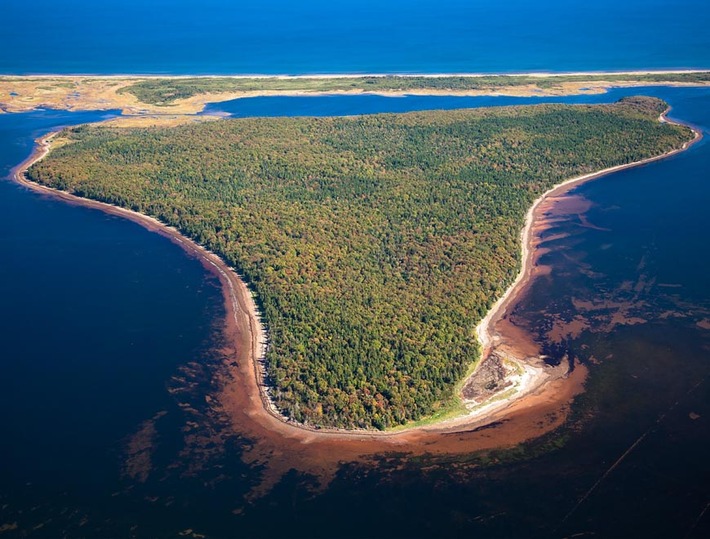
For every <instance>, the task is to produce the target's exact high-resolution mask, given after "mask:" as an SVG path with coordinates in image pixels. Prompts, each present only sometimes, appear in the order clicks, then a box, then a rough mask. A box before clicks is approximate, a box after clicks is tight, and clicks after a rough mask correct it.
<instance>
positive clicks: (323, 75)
mask: <svg viewBox="0 0 710 539" xmlns="http://www.w3.org/2000/svg"><path fill="white" fill-rule="evenodd" d="M708 71H710V67H709V68H706V69H638V70H629V71H623V70H622V71H517V72H513V73H506V72H491V73H484V72H459V73H456V72H455V73H313V74H297V75H288V74H285V73H284V74H263V73H262V74H259V73H255V74H246V75H245V74H239V75H236V74H231V75H230V74H224V75H220V74H204V75H160V74H150V73H148V74H140V73H125V74H120V73H119V74H111V75H101V74H99V73H86V74H82V73H38V74H31V73H30V74H22V75H13V74H7V73H2V74H0V79H6V78H7V79H60V78H86V79H114V80H115V79H216V78H226V79H341V78H342V79H358V78H366V77H367V78H369V77H378V78H384V77H423V78H443V77H471V78H474V77H477V78H480V77H540V78H546V77H576V76H585V77H586V76H594V77H597V76H604V75H678V74H683V73H705V72H708Z"/></svg>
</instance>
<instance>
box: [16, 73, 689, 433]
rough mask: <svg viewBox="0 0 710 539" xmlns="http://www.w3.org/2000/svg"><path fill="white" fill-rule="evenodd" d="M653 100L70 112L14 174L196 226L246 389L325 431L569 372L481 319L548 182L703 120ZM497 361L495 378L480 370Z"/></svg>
mask: <svg viewBox="0 0 710 539" xmlns="http://www.w3.org/2000/svg"><path fill="white" fill-rule="evenodd" d="M692 76H693V77H695V76H697V75H695V74H693V75H692ZM192 80H193V79H190V80H189V84H193V82H192ZM199 80H201V79H199ZM206 80H207V81H210V80H211V79H206ZM235 80H238V79H235ZM276 80H278V79H276ZM325 80H328V79H325ZM432 80H433V79H432ZM176 81H178V82H179V80H178V79H171V80H170V81H169V84H172V85H173V87H174V86H175V85H176V84H177V82H176ZM187 82H188V81H186V83H187ZM696 82H697V81H696ZM149 83H150V84H149ZM149 83H146V82H139V83H135V84H133V85H132V86H123V87H122V88H121V90H122V91H124V93H125V92H150V91H156V90H151V84H153V81H149ZM140 84H143V86H138V85H140ZM165 84H168V83H165ZM154 86H155V85H154ZM131 88H132V90H131ZM137 88H138V89H137ZM140 88H142V89H140ZM162 88H163V89H164V87H162ZM202 90H204V88H200V89H198V90H196V92H199V91H202ZM157 91H158V92H160V91H162V90H161V86H160V85H158V90H157ZM171 91H172V90H171ZM189 91H191V90H186V91H185V92H188V93H189ZM185 92H182V93H178V94H176V97H180V98H183V97H184V95H185ZM121 95H123V94H121ZM132 95H133V96H134V97H136V94H135V93H133V94H132ZM140 99H141V100H142V102H143V103H145V102H147V101H150V100H151V99H153V98H150V97H149V96H148V94H145V93H142V94H140ZM156 99H157V98H156ZM159 99H160V103H156V104H155V106H156V107H162V106H165V102H166V101H170V99H171V96H166V95H165V94H164V93H163V94H160V97H159ZM187 99H189V97H188V98H187ZM666 109H667V105H666V104H665V103H663V102H661V101H659V100H657V99H653V98H642V97H636V98H626V99H623V100H621V101H620V102H618V103H615V104H612V105H575V106H570V105H539V106H524V107H503V108H495V109H475V110H457V111H431V112H419V113H407V114H378V115H371V116H360V117H351V118H269V119H263V118H262V119H242V120H236V119H223V120H219V121H210V122H197V123H195V122H192V121H190V122H188V123H187V124H186V125H174V126H157V127H133V126H130V127H126V126H125V125H93V126H80V127H74V128H69V129H67V130H64V131H62V132H61V133H59V134H57V135H56V136H54V137H53V139H52V145H53V150H52V151H51V153H49V155H47V156H46V157H44V159H39V157H42V156H43V154H38V155H36V156H35V159H33V160H32V162H34V164H33V165H32V166H31V167H30V168H29V170H28V171H27V177H28V178H29V180H31V181H32V182H35V183H36V184H38V185H40V186H44V187H43V188H49V189H52V190H56V192H59V193H65V195H60V196H69V197H79V198H81V199H89V200H92V201H98V202H99V203H103V204H108V205H110V206H106V207H107V208H118V209H120V210H115V211H120V212H124V213H125V212H132V213H131V214H130V215H133V216H135V218H136V220H140V221H141V222H143V223H144V224H147V225H148V226H152V227H155V228H156V229H158V230H162V231H163V232H165V233H168V234H171V235H173V237H179V236H184V237H186V238H189V239H190V240H192V241H193V242H194V244H193V243H187V244H186V245H187V247H186V248H188V249H192V250H194V251H195V252H198V253H199V254H200V256H203V257H204V259H205V261H206V262H207V263H210V264H212V265H213V266H214V267H215V268H216V271H218V272H219V273H220V275H221V276H222V278H223V284H224V286H225V291H226V292H225V297H226V299H227V301H226V305H227V311H228V319H229V321H231V320H233V321H234V323H235V324H236V325H237V326H239V327H238V328H237V329H236V330H235V333H234V334H235V335H237V337H238V339H239V342H237V343H236V344H235V348H236V349H238V350H240V351H241V352H240V353H241V355H240V356H239V360H238V361H234V360H233V359H232V360H229V361H230V367H231V368H233V369H235V370H239V369H241V370H242V371H244V369H245V364H244V362H245V361H246V362H248V366H247V368H246V371H247V372H251V373H253V376H252V377H250V378H244V377H243V376H242V378H240V379H241V380H243V381H246V386H245V387H244V388H242V389H243V390H244V391H246V392H248V393H249V394H250V395H254V396H256V397H257V398H258V404H259V406H262V407H263V409H264V410H265V411H267V412H268V413H270V414H272V415H273V416H274V417H278V418H280V419H282V420H284V421H288V422H289V423H291V424H293V426H294V427H297V428H305V429H311V430H313V429H316V430H319V431H322V432H326V431H327V432H338V433H342V429H347V430H355V431H356V432H360V431H361V430H362V429H366V430H367V431H368V432H369V431H370V430H371V429H378V430H386V429H392V428H395V427H400V428H401V426H405V427H408V428H413V427H416V426H417V425H420V424H422V423H421V422H422V421H424V422H432V421H434V422H444V421H446V420H449V421H455V420H457V419H452V418H463V422H469V423H470V422H472V421H473V420H474V419H480V417H481V413H482V410H483V411H484V412H485V410H486V409H488V410H490V408H487V407H489V406H497V405H499V404H500V403H503V404H505V403H506V402H507V401H508V400H510V399H511V398H512V397H514V396H516V395H517V396H520V395H522V394H525V392H526V391H530V389H531V388H533V387H537V385H539V384H540V383H542V382H544V381H545V380H549V379H554V378H560V377H564V376H567V375H568V374H569V369H568V368H567V366H565V365H564V364H562V362H561V358H540V357H530V356H529V355H527V354H526V353H525V351H524V350H517V351H516V350H515V349H514V347H512V348H511V346H510V343H507V344H506V346H505V347H504V348H501V347H499V346H497V344H499V343H497V342H496V338H495V337H496V336H495V335H493V334H492V333H491V325H492V323H493V322H494V321H495V319H496V317H499V316H500V314H501V309H504V308H505V305H506V304H507V303H508V302H510V301H511V300H512V299H513V298H514V293H515V291H516V290H520V289H521V286H524V284H525V281H526V279H528V278H529V277H530V275H531V264H532V261H531V259H530V256H529V252H530V249H529V245H528V243H529V241H530V239H531V237H530V235H531V232H530V231H531V223H532V221H531V220H532V215H533V210H534V208H536V207H537V206H538V205H539V203H540V201H541V200H542V199H543V198H544V196H545V195H546V194H549V193H551V192H552V191H553V190H554V189H559V188H558V187H557V186H560V185H563V187H569V186H570V185H571V184H573V183H574V182H580V181H585V180H588V179H589V178H591V177H594V176H597V175H598V174H599V173H600V171H601V173H604V172H610V171H613V170H618V169H619V168H621V167H625V166H632V165H635V164H639V163H643V162H646V161H648V160H652V159H657V158H660V157H663V156H666V155H669V154H670V153H673V152H676V151H681V150H682V149H684V148H686V147H687V146H688V144H690V143H691V142H692V141H693V140H694V139H697V136H698V135H697V133H694V132H693V131H692V130H691V129H690V128H688V127H685V126H680V125H676V124H672V123H671V122H668V121H665V120H664V118H663V116H662V115H663V113H664V111H665V110H666ZM659 116H660V119H661V120H662V121H659ZM178 123H182V122H178ZM111 211H114V210H111ZM143 215H145V216H149V217H150V218H151V220H146V219H145V218H143V217H141V216H143ZM166 226H167V227H171V228H170V229H168V228H165V227H166ZM521 230H522V231H523V233H522V234H521ZM247 286H248V289H247ZM252 293H253V298H252V296H251V294H252ZM239 320H242V322H241V323H240V322H239ZM244 321H246V322H244ZM232 329H234V328H232ZM479 338H480V342H479ZM481 345H483V346H481ZM245 350H246V351H247V352H248V353H244V351H245ZM491 363H493V368H491V369H489V370H490V371H493V372H498V373H500V376H497V377H495V376H494V377H493V378H491V377H490V376H486V377H485V378H484V379H483V380H477V378H476V376H479V377H480V373H481V372H482V366H483V365H484V364H485V365H491ZM235 377H237V375H235ZM536 384H537V385H536ZM417 422H419V423H417ZM387 432H389V431H387Z"/></svg>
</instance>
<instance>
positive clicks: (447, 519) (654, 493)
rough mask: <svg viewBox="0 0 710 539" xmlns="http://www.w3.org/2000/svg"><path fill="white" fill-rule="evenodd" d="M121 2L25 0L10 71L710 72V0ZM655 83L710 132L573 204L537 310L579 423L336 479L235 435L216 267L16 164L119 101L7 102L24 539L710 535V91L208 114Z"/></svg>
mask: <svg viewBox="0 0 710 539" xmlns="http://www.w3.org/2000/svg"><path fill="white" fill-rule="evenodd" d="M240 4H243V5H240ZM96 6H97V4H94V3H90V2H84V1H81V0H66V1H64V2H48V1H47V0H36V1H35V2H31V3H30V2H19V1H17V0H5V2H4V3H3V5H2V14H3V23H4V24H3V32H0V50H2V51H3V53H2V54H1V55H0V73H6V74H8V73H10V74H23V73H104V74H115V73H169V74H185V73H190V74H201V73H216V74H219V73H230V74H249V73H298V74H302V73H343V72H383V73H386V72H412V73H432V72H453V71H466V72H520V71H570V70H584V71H586V70H629V69H647V68H653V69H661V68H708V67H710V37H709V36H710V34H708V32H707V31H706V29H707V28H708V27H710V24H709V23H710V4H708V3H707V2H701V1H698V0H678V1H676V2H673V3H671V2H668V1H659V0H649V1H646V2H640V1H637V0H630V1H628V2H610V1H607V0H601V1H596V2H587V3H569V2H561V1H557V0H555V1H547V2H523V1H522V0H513V1H509V2H505V3H504V4H503V3H500V2H499V3H494V2H472V1H468V2H465V1H440V2H425V1H422V2H419V1H416V0H410V1H409V2H401V1H399V0H395V1H391V2H373V1H369V0H364V1H360V2H352V1H345V2H325V1H321V0H315V1H311V2H301V3H294V2H285V1H276V0H272V1H266V2H249V3H247V2H238V3H235V2H226V1H224V0H205V1H203V2H201V3H199V4H193V3H188V2H181V1H175V0H173V1H168V0H155V1H153V2H149V3H147V2H137V1H136V0H124V1H118V0H108V1H106V2H102V3H101V9H98V7H96ZM633 94H643V95H654V96H658V97H660V98H662V99H665V100H666V101H667V102H669V103H670V104H671V105H672V107H673V109H672V112H671V114H670V115H671V117H673V118H675V119H678V120H682V121H684V122H689V123H692V124H693V125H695V126H696V127H697V128H698V129H700V130H702V131H703V132H704V134H705V135H706V137H705V138H704V139H703V140H702V141H701V142H699V143H698V144H696V145H694V146H693V147H692V148H691V149H690V150H688V151H686V152H683V153H681V154H678V155H676V156H673V157H672V158H669V159H666V160H664V161H660V162H655V163H652V164H649V165H646V166H643V167H639V168H635V169H630V170H626V171H622V172H619V173H615V174H613V175H610V176H606V177H604V178H601V179H598V180H596V181H593V182H591V183H587V184H584V185H582V186H579V187H577V188H575V189H574V191H573V192H572V193H571V195H572V196H573V197H575V200H576V201H577V202H578V206H579V207H581V208H585V209H584V210H583V211H581V210H580V211H579V212H567V213H565V212H563V211H561V210H560V214H559V215H558V219H556V220H555V224H554V226H553V227H552V228H550V229H549V230H548V231H546V233H545V238H543V240H544V243H543V247H546V248H550V250H549V252H547V254H545V255H544V257H543V258H542V259H541V261H540V262H541V263H543V264H546V265H549V266H550V267H551V272H550V273H549V275H546V276H544V277H541V278H539V279H538V280H537V281H535V283H534V284H533V286H531V287H530V289H529V290H528V292H527V294H526V295H525V296H524V297H523V298H521V300H520V302H519V303H518V305H517V306H516V308H515V311H514V314H515V323H516V324H518V325H520V326H521V327H524V328H525V329H526V330H528V331H531V332H533V333H534V334H535V335H536V336H537V339H538V340H539V341H540V343H541V344H543V345H544V346H548V347H550V349H554V350H555V351H556V352H557V353H559V352H560V351H563V352H565V353H568V354H569V355H570V356H572V357H575V358H577V359H578V360H579V361H581V362H583V363H585V364H586V365H587V366H588V368H589V370H590V374H589V377H588V380H587V384H586V391H585V392H584V393H583V394H582V395H580V396H579V397H578V398H577V399H576V400H575V402H574V404H573V407H572V412H571V415H570V418H569V420H568V422H567V423H566V424H565V425H564V426H563V427H561V428H560V429H559V430H557V431H555V432H553V433H551V434H549V435H546V436H544V437H543V438H541V439H538V440H534V441H532V442H529V443H526V444H523V445H522V446H519V447H517V448H515V449H511V450H499V451H493V452H488V453H486V454H478V455H467V456H461V457H451V458H445V459H435V458H416V459H415V458H411V457H409V456H408V455H406V454H388V455H383V456H382V457H381V458H377V459H372V460H371V461H368V462H361V463H349V462H343V463H342V465H341V466H340V467H339V469H338V470H337V471H336V473H335V474H334V475H333V476H332V477H330V478H329V479H330V481H329V482H326V481H324V480H323V478H322V477H315V476H311V475H309V474H308V473H305V472H303V471H301V470H298V469H295V468H294V469H291V470H289V469H288V467H286V469H283V470H282V472H283V473H281V474H279V475H276V476H273V475H270V474H271V472H270V470H272V467H271V466H270V465H271V464H272V462H271V460H274V461H276V460H277V459H278V460H279V462H283V461H284V460H285V461H286V462H288V458H287V457H288V456H286V457H284V455H280V454H278V452H276V453H274V454H273V456H272V457H271V458H270V457H268V456H267V457H263V458H261V459H257V460H255V459H253V458H248V455H249V454H251V452H253V450H254V448H255V446H258V444H259V440H252V439H248V438H247V437H246V436H244V435H243V434H242V433H239V432H236V433H235V432H232V430H231V429H230V428H229V427H228V426H227V425H226V424H225V420H224V418H223V417H222V416H221V415H220V414H219V413H218V411H216V410H215V408H214V406H213V403H211V402H210V401H209V400H207V399H206V398H205V395H208V394H210V393H211V392H213V391H214V390H215V383H216V382H215V374H216V373H217V372H218V371H219V368H220V365H221V361H222V357H221V355H220V354H221V352H220V350H221V347H222V345H223V343H222V342H221V338H222V337H221V328H222V318H223V316H224V308H223V303H222V295H221V291H220V288H219V283H218V281H217V280H216V279H215V278H214V277H213V276H212V275H211V274H210V273H209V272H208V271H207V270H206V269H205V268H204V267H203V266H202V264H201V263H200V262H199V261H198V260H196V259H194V258H192V257H190V256H188V255H187V254H186V253H185V252H184V251H183V250H182V249H181V248H180V247H179V246H177V245H175V244H173V243H172V242H171V241H169V240H168V239H166V238H164V237H162V236H160V235H157V234H154V233H151V232H148V231H147V230H145V229H143V228H141V227H140V226H138V225H136V224H134V223H131V222H129V221H126V220H124V219H121V218H118V217H114V216H109V215H106V214H104V213H102V212H100V211H97V210H92V209H87V208H84V207H80V206H73V205H69V204H66V203H63V202H59V201H56V200H54V199H51V198H48V197H46V196H43V195H39V194H36V193H34V192H31V191H29V190H28V189H26V188H24V187H21V186H18V185H16V184H15V183H13V182H11V181H10V180H9V179H8V178H9V174H10V170H11V168H12V167H14V166H15V165H17V164H18V163H20V162H21V161H23V160H24V159H25V158H26V157H27V156H29V154H30V153H31V151H32V147H33V140H34V139H35V138H37V137H38V136H40V135H41V134H43V133H46V132H47V131H49V130H51V129H55V128H58V127H59V126H65V125H74V124H79V123H85V122H96V121H101V120H103V119H106V118H108V117H111V116H115V115H117V114H118V112H117V111H104V112H76V113H69V112H65V111H51V110H37V111H34V112H29V113H22V114H0V178H2V179H0V298H1V299H0V341H1V342H2V343H3V345H2V350H1V351H0V425H1V429H2V430H0V538H3V539H4V538H5V537H12V538H14V537H47V538H55V537H141V538H142V537H146V538H149V537H179V536H182V537H195V538H196V537H203V536H204V537H217V538H222V537H223V538H230V537H265V538H273V537H289V538H293V537H304V538H306V537H324V538H330V537H407V538H408V537H495V538H509V537H533V538H565V537H644V538H648V537H652V538H664V539H665V538H671V537H681V538H683V537H686V538H693V539H696V538H705V537H710V464H708V459H707V452H708V448H709V447H710V423H709V422H710V380H708V378H709V377H710V280H709V279H708V277H707V268H708V267H710V240H709V239H708V231H709V230H710V212H708V208H709V207H710V182H709V181H708V180H709V179H710V175H709V171H710V143H709V142H708V138H707V136H708V134H709V133H710V88H666V87H664V88H659V87H644V88H634V89H614V90H611V91H610V92H609V93H607V94H601V95H584V96H569V97H563V98H505V97H482V98H465V97H422V96H407V97H400V98H386V97H378V96H367V95H366V96H321V97H289V98H282V97H265V98H253V99H241V100H236V101H233V102H227V103H218V104H212V105H209V106H208V111H209V112H212V113H215V112H221V113H225V114H228V115H232V116H234V117H246V116H283V115H286V116H294V115H353V114H371V113H377V112H406V111H410V110H427V109H451V108H464V107H480V106H501V105H510V104H528V103H529V104H532V103H539V102H565V103H596V102H612V101H616V100H617V99H619V98H620V97H623V96H625V95H633ZM579 317H581V318H582V319H583V320H584V321H585V323H584V324H580V322H579ZM257 449H258V447H257ZM265 478H269V481H271V482H269V481H266V480H265ZM267 483H268V487H267V488H264V484H267Z"/></svg>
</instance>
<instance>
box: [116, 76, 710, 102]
mask: <svg viewBox="0 0 710 539" xmlns="http://www.w3.org/2000/svg"><path fill="white" fill-rule="evenodd" d="M600 82H606V83H628V82H647V83H659V82H665V83H671V82H682V83H688V84H698V83H708V82H710V72H697V73H693V72H688V73H648V74H634V75H627V74H600V75H556V76H548V77H544V76H534V75H490V76H474V77H472V76H441V77H422V76H397V75H392V76H377V77H373V76H370V77H367V76H363V77H331V78H308V77H281V78H279V77H261V78H259V77H254V78H249V77H240V78H234V77H194V78H189V77H188V78H163V79H160V78H156V79H146V80H142V81H139V82H136V83H134V84H132V85H130V86H126V87H125V88H121V89H120V90H119V93H130V94H133V95H134V96H135V97H137V98H138V100H139V101H141V102H142V103H148V104H152V105H164V106H167V105H171V104H173V103H175V102H176V101H179V100H180V99H186V98H189V97H193V96H195V95H199V94H205V93H230V92H231V93H233V92H347V91H363V92H416V91H435V92H436V91H445V92H452V91H454V92H455V91H482V92H483V91H495V90H500V89H503V88H514V87H521V86H530V87H533V88H537V89H539V90H541V91H542V90H551V89H556V88H557V89H561V88H562V85H563V84H565V83H590V84H592V85H593V84H594V83H600Z"/></svg>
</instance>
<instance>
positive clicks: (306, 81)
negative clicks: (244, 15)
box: [0, 69, 710, 118]
mask: <svg viewBox="0 0 710 539" xmlns="http://www.w3.org/2000/svg"><path fill="white" fill-rule="evenodd" d="M698 73H707V74H710V71H709V70H694V69H689V70H637V71H597V72H595V71H586V72H585V71H579V72H558V73H554V72H529V73H525V72H520V73H425V74H414V73H401V74H394V73H393V74H386V73H362V74H352V73H347V74H314V75H259V74H257V75H241V74H240V75H135V74H127V75H62V74H56V75H53V74H41V75H0V95H2V96H4V97H2V98H0V114H2V113H8V112H9V113H13V112H26V111H30V110H36V109H38V108H50V109H59V110H106V109H121V111H122V112H123V115H124V116H129V115H132V116H134V117H135V118H146V117H148V116H152V117H164V116H170V115H172V116H175V115H192V116H194V115H197V114H200V113H202V112H203V111H204V108H205V106H206V105H207V104H208V103H219V102H224V101H229V100H234V99H240V98H254V97H272V96H280V97H289V96H290V97H297V96H304V95H306V96H325V95H378V96H383V97H402V96H407V95H417V96H460V97H481V96H511V97H549V96H567V95H582V94H600V93H604V92H606V91H607V90H608V89H610V88H618V87H635V86H687V87H704V86H709V85H710V81H677V80H676V81H673V80H666V81H663V80H662V79H661V80H641V79H642V78H643V77H644V76H651V77H654V76H655V77H663V76H664V75H666V76H667V78H669V79H672V78H673V77H677V76H683V75H693V74H698ZM388 77H394V78H401V79H437V78H446V77H449V78H459V79H471V80H473V81H475V79H482V78H483V79H486V78H488V79H496V78H497V79H500V80H499V82H498V83H497V84H495V85H492V86H486V85H485V84H484V85H483V87H481V88H468V89H466V88H463V89H446V88H443V89H439V88H427V87H425V86H426V85H424V87H421V88H417V87H413V88H410V89H406V90H397V89H391V90H390V89H386V88H380V89H377V88H370V87H368V85H367V81H368V79H373V78H374V79H386V78H388ZM516 77H523V78H526V79H527V81H526V82H524V83H521V82H518V83H514V82H509V83H506V81H505V79H506V78H511V79H514V78H516ZM605 77H606V78H605ZM620 77H628V80H624V79H623V78H622V79H621V80H619V78H620ZM186 79H201V80H210V79H224V80H229V79H231V80H234V81H240V80H245V81H248V80H252V81H283V82H284V84H285V86H286V87H283V88H276V89H245V88H238V87H237V88H228V87H227V88H222V89H219V88H215V89H213V90H211V91H210V90H204V91H203V92H199V93H195V94H194V95H189V96H187V97H184V98H181V99H176V100H175V101H171V102H169V103H153V102H144V101H141V99H140V98H139V97H137V95H134V94H133V93H131V92H125V91H123V90H124V89H125V88H127V87H130V86H131V85H133V84H136V83H140V82H146V81H161V80H162V81H171V80H173V81H179V80H186ZM338 79H341V80H343V81H345V84H344V85H343V84H340V85H339V86H338V85H337V84H336V87H335V88H331V87H330V83H329V82H328V81H333V80H338ZM570 79H574V80H570ZM612 79H613V80H612ZM546 80H547V81H548V84H541V83H542V82H544V81H546ZM298 81H303V83H302V84H301V86H300V87H299V83H298ZM319 81H320V84H319ZM348 81H353V82H352V83H350V82H348ZM235 84H236V82H235ZM289 85H290V86H294V87H288V86H289Z"/></svg>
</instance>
